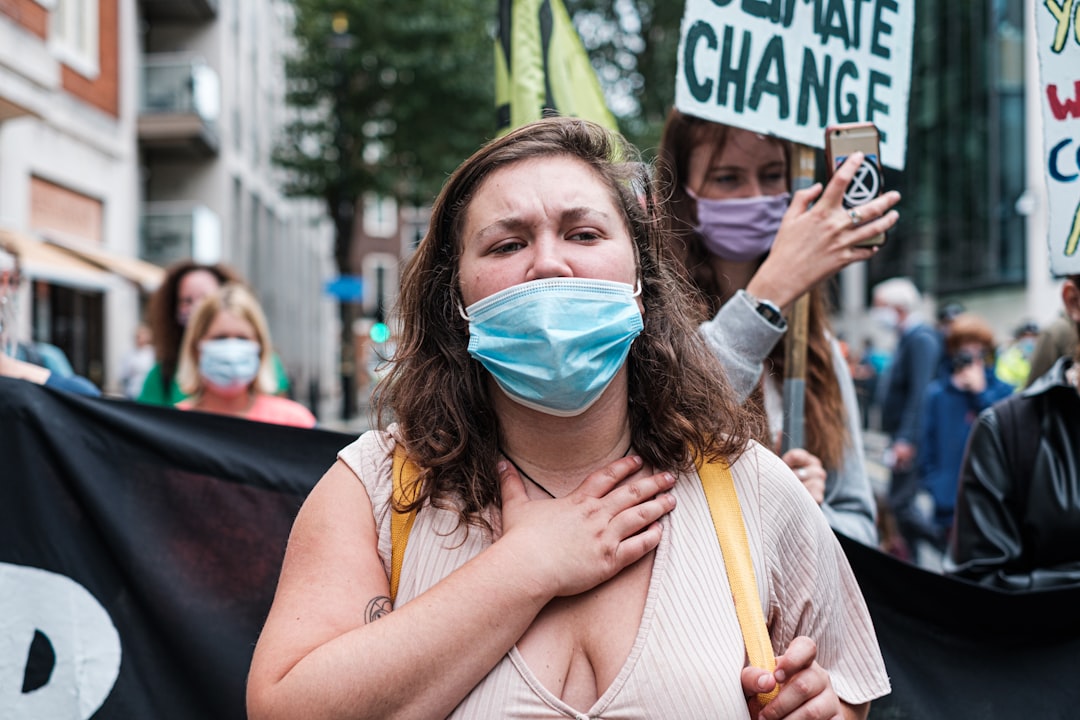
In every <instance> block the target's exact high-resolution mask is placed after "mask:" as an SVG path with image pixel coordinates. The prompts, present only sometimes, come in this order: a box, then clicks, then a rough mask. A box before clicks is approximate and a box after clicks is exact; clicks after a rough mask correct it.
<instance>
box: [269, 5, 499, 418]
mask: <svg viewBox="0 0 1080 720" xmlns="http://www.w3.org/2000/svg"><path fill="white" fill-rule="evenodd" d="M293 7H294V11H295V32H294V35H295V38H296V43H297V52H296V53H295V54H294V55H293V56H292V57H290V58H288V59H287V60H286V75H287V79H288V87H287V89H286V100H287V102H288V103H289V105H290V106H291V107H292V108H293V110H294V111H296V118H295V119H294V120H293V121H292V122H291V123H289V124H288V125H287V127H286V132H285V136H284V137H283V138H282V140H281V142H279V143H278V145H277V147H276V148H275V152H274V159H275V162H276V163H277V164H278V165H279V166H281V167H282V168H284V169H285V170H286V171H287V173H286V177H287V181H286V187H285V190H286V192H287V193H289V194H291V195H299V196H307V197H315V198H320V199H322V200H324V201H325V202H326V206H327V211H328V213H329V214H330V217H331V218H332V220H333V222H334V227H335V242H334V258H335V261H336V264H337V267H338V270H339V271H340V272H341V273H343V274H351V273H353V272H354V268H353V267H352V257H351V252H350V251H351V245H352V237H353V228H354V226H355V224H356V214H357V213H356V203H357V200H358V199H359V198H360V197H362V196H363V195H364V194H365V193H368V192H374V193H378V194H380V195H383V196H393V197H394V198H396V199H397V200H398V201H399V202H400V201H404V202H407V203H411V204H416V205H423V204H428V203H429V202H431V200H432V199H433V198H434V195H435V193H436V192H437V191H438V188H439V187H441V185H442V183H443V181H444V179H445V178H446V176H447V174H448V173H449V172H450V171H452V170H453V169H454V168H455V167H456V166H457V165H458V164H459V163H460V162H461V161H462V160H463V159H464V158H465V157H467V156H468V155H469V154H471V153H472V151H473V150H475V149H476V148H477V147H479V146H480V144H482V143H483V142H484V141H485V140H487V139H488V138H490V137H492V136H493V135H494V127H495V110H494V103H495V99H494V95H495V90H494V84H495V83H494V79H493V77H494V52H493V49H492V48H493V45H492V43H493V41H494V11H493V8H492V7H491V6H490V5H489V4H488V3H481V2H476V1H473V2H459V1H456V0H293ZM358 311H359V309H358V307H357V306H356V305H355V304H352V303H345V302H343V303H341V305H340V315H341V338H340V347H339V350H340V353H341V359H340V370H341V387H342V412H341V414H342V417H345V418H351V417H354V416H355V413H356V387H357V367H356V358H355V353H354V338H353V324H354V320H355V319H356V316H357V314H358Z"/></svg>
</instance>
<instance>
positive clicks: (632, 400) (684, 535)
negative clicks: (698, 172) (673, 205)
mask: <svg viewBox="0 0 1080 720" xmlns="http://www.w3.org/2000/svg"><path fill="white" fill-rule="evenodd" d="M634 159H635V155H634V152H633V149H632V148H631V147H629V146H628V145H626V144H625V143H624V142H623V141H622V140H621V138H619V137H617V136H615V135H613V134H611V133H609V132H607V131H605V130H604V129H602V128H600V127H599V126H597V125H594V124H592V123H589V122H587V121H584V120H578V119H571V118H557V119H546V120H542V121H539V122H536V123H532V124H530V125H527V126H524V127H522V128H520V129H518V130H516V131H514V132H511V133H510V134H508V135H506V136H504V137H502V138H500V139H497V140H494V141H492V142H491V143H489V144H488V145H486V146H485V147H483V148H481V149H480V150H479V151H478V152H477V153H476V154H474V155H473V156H472V157H471V158H470V159H468V160H467V161H465V163H463V165H462V166H461V167H459V168H458V170H457V171H456V172H455V173H454V174H453V175H452V176H451V177H450V179H449V180H448V182H447V184H446V186H445V187H444V188H443V191H442V193H441V194H440V196H439V198H438V200H437V201H436V203H435V206H434V208H433V212H432V217H431V225H430V229H429V231H428V234H427V236H426V237H425V239H424V241H423V242H422V243H421V244H420V246H419V248H418V249H417V252H416V254H415V256H414V257H413V258H412V260H411V261H410V263H409V265H408V267H407V269H406V271H405V274H404V277H403V280H402V287H401V293H400V298H399V307H398V313H399V320H400V326H399V335H398V343H397V348H398V349H397V354H396V355H395V358H394V364H393V367H392V369H391V370H390V372H389V374H388V376H387V377H386V379H385V381H384V383H383V386H382V387H381V390H380V393H379V402H380V417H381V418H383V419H391V418H392V419H393V421H394V422H393V424H389V425H387V424H381V427H384V428H385V429H382V430H375V431H371V432H369V433H366V434H365V435H363V436H361V437H360V438H359V439H358V440H357V441H356V442H355V443H353V444H351V445H350V446H348V447H346V448H345V449H343V450H342V451H341V453H340V454H339V459H338V462H337V463H336V464H335V465H334V466H333V467H332V468H331V469H330V470H329V471H328V472H327V474H326V475H325V476H324V477H323V479H322V480H321V481H320V482H319V483H318V485H317V486H316V488H315V489H314V490H313V491H312V493H311V495H310V496H309V498H308V499H307V501H306V502H305V504H304V506H303V508H302V509H301V511H300V513H299V515H298V517H297V519H296V523H295V526H294V528H293V532H292V536H291V538H290V541H289V547H288V550H287V552H286V557H285V562H284V567H283V569H282V574H281V579H280V582H279V585H278V590H277V594H276V597H275V599H274V603H273V607H272V608H271V611H270V614H269V617H268V619H267V623H266V626H265V628H264V630H263V633H262V636H261V637H260V639H259V643H258V645H257V647H256V650H255V656H254V659H253V663H252V668H251V673H250V677H249V684H248V713H249V716H250V717H251V718H253V720H268V719H271V718H295V717H307V718H389V717H414V718H442V717H453V718H495V717H522V718H524V717H528V718H647V717H681V718H705V717H708V718H717V717H721V718H746V717H750V716H751V714H753V716H754V717H758V713H759V712H763V713H764V714H763V715H762V717H766V718H769V720H775V719H776V718H782V717H789V718H798V717H811V716H812V717H831V718H862V717H865V716H866V712H867V708H868V703H869V701H870V700H872V699H873V698H875V697H880V696H881V695H884V694H885V693H887V692H888V690H889V686H888V679H887V677H886V675H885V671H884V666H883V663H882V660H881V655H880V652H879V650H878V647H877V641H876V639H875V636H874V632H873V627H872V625H871V622H870V618H869V615H868V613H867V610H866V607H865V604H864V603H863V601H862V597H861V594H860V592H859V589H858V586H857V585H856V583H855V580H854V577H853V576H852V573H851V570H850V568H849V567H848V565H847V562H846V560H845V558H844V555H843V552H842V551H841V550H840V547H839V545H838V543H837V542H836V539H835V537H834V536H833V535H832V533H831V531H830V530H829V527H828V525H827V523H826V522H825V520H824V518H823V517H822V515H821V513H820V512H818V510H817V508H816V506H815V505H814V502H813V500H812V499H811V498H810V496H809V495H808V494H807V493H806V492H805V491H804V490H803V489H802V487H801V486H800V484H799V482H798V480H797V479H796V478H795V477H794V475H793V474H792V473H791V471H790V470H788V469H787V468H786V466H785V465H784V464H783V463H782V462H781V461H780V460H779V458H776V457H775V456H774V455H773V454H772V453H770V452H769V451H768V450H767V449H765V448H763V447H762V446H760V445H758V444H756V443H755V442H753V441H752V440H750V438H751V437H752V436H753V433H754V432H755V430H758V429H760V428H756V427H755V424H756V423H759V422H760V418H759V417H757V416H753V415H750V414H748V413H747V411H745V410H743V409H742V408H741V407H740V406H739V404H738V403H737V402H736V401H735V399H734V397H733V395H732V393H731V392H730V389H729V387H728V386H727V384H726V381H725V380H724V377H723V373H722V371H720V369H719V366H718V364H717V361H716V360H715V358H714V357H713V356H712V354H711V353H710V352H709V350H708V349H707V348H706V347H705V346H704V344H703V341H702V340H701V337H700V335H699V334H698V333H697V328H696V327H695V325H694V321H693V313H692V312H690V296H691V291H690V290H689V289H688V287H687V286H686V285H685V283H684V281H683V280H682V279H681V277H680V274H679V273H678V271H677V270H676V265H675V260H674V259H673V258H672V257H671V256H670V255H669V251H668V249H667V248H668V247H669V245H670V243H669V242H668V240H669V238H668V237H667V236H666V223H665V221H664V218H663V217H662V215H661V214H660V213H659V212H658V211H657V208H656V205H655V198H653V197H652V195H651V192H650V189H649V184H648V178H647V176H646V175H645V174H644V173H643V172H642V166H641V165H640V163H636V162H633V160H634ZM395 450H403V451H404V452H405V454H407V456H408V457H409V459H410V460H411V461H412V463H413V464H414V465H415V466H416V467H417V468H419V474H418V479H417V482H416V484H415V485H413V486H411V487H410V488H409V491H411V493H412V502H411V503H408V502H404V501H401V502H398V503H397V509H398V510H409V509H415V510H418V512H417V513H416V515H415V522H414V524H413V526H412V528H411V531H410V534H409V539H408V545H407V550H406V552H405V555H404V560H403V563H402V565H401V570H400V584H399V585H398V588H397V595H396V598H395V600H394V601H391V599H390V582H389V576H390V575H391V559H392V532H391V524H392V517H393V512H392V505H393V504H394V502H393V500H392V497H391V496H392V488H393V483H394V480H393V474H394V473H393V456H394V452H395ZM701 458H704V459H706V460H708V461H712V462H723V463H725V464H727V465H729V466H730V468H731V474H732V478H733V480H734V483H735V487H736V490H737V492H738V495H739V504H740V506H741V509H742V513H743V519H744V523H745V526H746V530H747V536H748V540H749V545H750V554H751V557H752V560H753V565H754V568H755V571H756V580H757V584H758V593H759V596H760V598H761V602H762V609H763V610H764V614H765V618H766V621H767V624H768V629H769V633H770V636H771V639H772V645H773V647H774V649H775V651H776V654H777V665H776V668H775V670H774V671H773V672H768V671H766V670H764V669H761V668H753V667H747V666H746V665H747V663H746V650H745V647H744V645H743V638H742V635H741V632H740V626H739V622H738V619H737V617H736V614H735V608H734V603H733V600H732V596H731V588H730V587H729V585H728V580H727V577H726V575H725V571H724V561H723V557H722V556H721V554H720V549H719V546H718V544H717V538H716V531H715V529H714V528H713V526H712V521H711V517H710V514H709V509H708V506H707V505H706V502H705V499H704V495H703V491H702V489H701V483H700V481H699V479H698V475H697V471H696V469H695V460H698V459H701ZM777 683H780V685H781V689H780V693H779V695H778V696H777V697H776V699H774V700H773V701H772V702H771V704H769V705H768V706H767V707H766V708H765V709H764V710H763V711H762V710H761V707H760V706H759V705H758V704H757V701H756V700H753V699H750V698H753V697H754V696H755V694H756V693H758V692H761V691H767V690H770V689H772V688H773V687H774V686H775V685H776V684H777Z"/></svg>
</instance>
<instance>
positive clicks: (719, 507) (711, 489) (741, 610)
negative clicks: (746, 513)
mask: <svg viewBox="0 0 1080 720" xmlns="http://www.w3.org/2000/svg"><path fill="white" fill-rule="evenodd" d="M698 475H700V476H701V484H702V487H704V489H705V499H706V500H707V501H708V503H709V513H710V514H711V515H712V520H713V526H714V527H715V528H716V538H717V540H719V541H720V552H721V553H722V554H723V556H724V567H725V568H726V569H727V576H728V582H729V583H730V584H731V594H732V595H733V596H734V598H735V614H736V615H738V617H739V626H740V627H741V628H742V634H743V642H744V643H746V655H747V657H748V658H749V659H750V665H752V666H753V667H759V668H764V669H765V670H768V671H769V672H772V671H773V670H774V669H776V657H775V656H774V655H773V649H772V641H771V640H770V638H769V628H768V626H766V624H765V614H764V613H762V611H761V599H760V596H759V595H758V587H757V578H756V577H755V576H754V563H753V560H751V558H750V543H749V541H748V540H747V537H746V526H745V525H744V524H743V516H742V509H741V508H740V506H739V496H738V495H737V494H736V492H735V480H734V479H733V478H732V477H731V468H729V467H728V465H727V463H724V462H721V461H716V462H704V461H702V463H701V464H699V465H698ZM779 692H780V687H779V686H777V687H775V688H773V689H772V690H771V691H770V692H767V693H758V700H759V701H760V702H761V704H762V705H765V704H767V703H768V702H769V701H770V700H772V699H773V698H774V697H776V695H777V693H779Z"/></svg>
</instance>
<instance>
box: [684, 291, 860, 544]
mask: <svg viewBox="0 0 1080 720" xmlns="http://www.w3.org/2000/svg"><path fill="white" fill-rule="evenodd" d="M699 329H700V331H701V334H702V335H703V336H704V338H705V341H706V343H707V344H708V346H709V348H710V349H711V350H712V351H713V353H714V354H715V355H716V357H717V358H718V359H719V360H720V364H721V365H722V366H723V368H724V371H725V372H726V373H727V378H728V382H729V384H730V385H731V387H732V389H733V390H734V391H735V395H736V396H737V397H738V399H739V401H740V402H741V401H745V400H746V398H747V397H749V395H750V393H751V391H753V389H754V387H755V386H756V385H757V383H758V381H759V380H760V378H761V373H762V372H763V371H764V367H765V365H764V363H765V359H766V358H767V357H768V356H769V353H771V352H772V350H773V348H774V347H775V346H776V343H777V342H779V341H780V338H782V337H783V336H784V332H785V331H786V330H787V327H786V326H780V327H778V326H776V325H773V324H772V323H770V322H769V321H768V320H766V319H765V318H764V317H762V316H761V315H760V314H759V313H758V312H757V309H756V307H755V305H754V303H753V302H752V301H751V299H750V296H749V295H747V294H746V293H745V292H744V291H742V290H740V291H738V292H737V293H735V295H734V296H733V297H732V298H731V299H730V300H728V301H727V302H726V303H724V305H723V307H721V308H720V310H719V311H718V312H717V313H716V316H715V317H713V318H712V319H711V320H707V321H705V322H703V323H702V324H701V326H700V328H699ZM832 350H833V368H834V369H835V371H836V380H837V382H838V383H839V384H840V396H841V398H842V399H843V402H844V409H845V411H846V413H847V423H848V435H849V438H850V442H849V444H848V446H847V449H846V450H845V452H844V458H843V461H842V463H841V465H840V467H838V468H833V469H829V470H828V475H827V477H826V479H825V501H824V502H823V503H822V504H821V511H822V512H823V513H824V514H825V518H826V519H827V520H828V521H829V525H830V526H831V527H832V528H833V529H834V530H837V531H839V532H841V533H843V534H844V535H847V536H848V537H850V538H853V539H855V540H858V541H860V542H862V543H864V544H866V545H871V546H876V545H877V543H878V534H877V525H876V517H877V514H876V510H875V505H874V495H873V491H872V490H871V488H870V479H869V477H868V476H867V474H866V462H865V458H864V456H863V449H862V448H863V444H862V429H861V428H860V427H859V417H860V415H859V407H858V401H857V399H856V397H855V385H854V383H852V381H851V374H850V373H849V372H848V367H847V363H846V362H845V361H844V358H843V356H842V355H841V353H840V349H839V346H838V345H837V343H836V342H835V341H833V343H832Z"/></svg>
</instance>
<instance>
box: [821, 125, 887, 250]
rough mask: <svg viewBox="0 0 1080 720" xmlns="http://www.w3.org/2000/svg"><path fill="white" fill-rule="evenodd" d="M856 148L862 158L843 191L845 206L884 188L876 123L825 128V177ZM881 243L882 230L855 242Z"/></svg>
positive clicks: (868, 198)
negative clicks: (826, 173)
mask: <svg viewBox="0 0 1080 720" xmlns="http://www.w3.org/2000/svg"><path fill="white" fill-rule="evenodd" d="M856 151H861V152H862V153H863V154H864V155H865V156H866V158H865V160H864V161H863V164H862V166H861V167H860V168H859V169H858V170H857V171H856V173H855V177H854V178H853V179H852V181H851V184H850V185H848V187H847V190H845V191H844V207H845V208H849V209H850V208H856V207H858V206H859V205H863V204H865V203H868V202H870V201H871V200H873V199H874V198H876V197H878V196H879V195H881V193H882V192H883V191H884V184H885V183H884V174H883V173H882V170H881V143H880V135H879V133H878V129H877V127H876V126H875V125H874V124H873V123H868V122H863V123H847V124H843V125H830V126H829V127H827V128H825V166H826V170H827V172H828V175H829V177H832V174H833V172H835V171H836V168H838V167H840V165H841V164H843V162H844V160H846V159H847V157H848V156H849V155H851V153H853V152H856ZM884 243H885V234H884V233H881V234H879V235H875V236H874V237H872V238H870V239H869V240H865V241H863V242H861V243H859V246H860V247H873V246H876V245H883V244H884Z"/></svg>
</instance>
